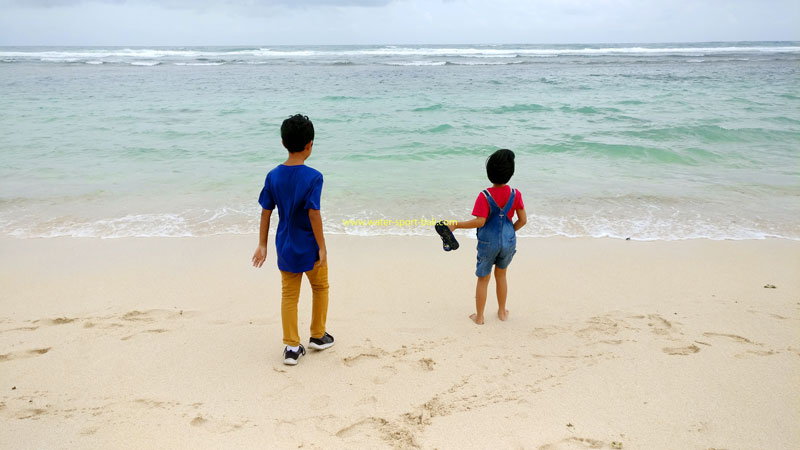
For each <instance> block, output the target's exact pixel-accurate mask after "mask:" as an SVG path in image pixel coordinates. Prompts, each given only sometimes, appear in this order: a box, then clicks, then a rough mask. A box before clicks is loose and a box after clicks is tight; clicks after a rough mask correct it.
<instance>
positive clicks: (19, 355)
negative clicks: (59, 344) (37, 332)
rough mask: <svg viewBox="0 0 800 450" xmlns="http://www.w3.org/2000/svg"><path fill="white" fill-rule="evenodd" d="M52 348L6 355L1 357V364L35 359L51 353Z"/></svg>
mask: <svg viewBox="0 0 800 450" xmlns="http://www.w3.org/2000/svg"><path fill="white" fill-rule="evenodd" d="M51 349H52V347H47V348H35V349H33V350H24V351H20V352H11V353H6V354H4V355H0V362H5V361H13V360H16V359H25V358H33V357H36V356H41V355H44V354H45V353H47V352H49V351H50V350H51Z"/></svg>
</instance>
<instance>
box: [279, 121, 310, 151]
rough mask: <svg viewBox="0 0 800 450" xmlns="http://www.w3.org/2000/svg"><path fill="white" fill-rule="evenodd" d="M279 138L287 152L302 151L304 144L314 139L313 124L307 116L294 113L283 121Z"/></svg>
mask: <svg viewBox="0 0 800 450" xmlns="http://www.w3.org/2000/svg"><path fill="white" fill-rule="evenodd" d="M281 139H283V146H284V147H286V150H289V153H297V152H302V151H303V149H305V148H306V144H308V143H309V142H311V141H313V140H314V124H313V123H311V120H309V118H308V116H304V115H302V114H295V115H293V116H292V117H289V118H288V119H286V120H284V121H283V124H282V125H281Z"/></svg>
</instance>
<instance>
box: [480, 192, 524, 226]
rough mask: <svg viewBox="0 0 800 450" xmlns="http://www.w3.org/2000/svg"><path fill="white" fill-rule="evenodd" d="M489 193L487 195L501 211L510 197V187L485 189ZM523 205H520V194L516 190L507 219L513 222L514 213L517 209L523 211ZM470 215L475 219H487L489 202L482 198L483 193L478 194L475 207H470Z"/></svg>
mask: <svg viewBox="0 0 800 450" xmlns="http://www.w3.org/2000/svg"><path fill="white" fill-rule="evenodd" d="M486 190H487V191H489V195H491V196H492V198H493V199H494V202H495V203H497V206H499V207H500V209H503V208H504V207H505V206H506V203H507V202H508V197H511V186H509V185H505V186H503V187H498V188H496V187H490V188H487V189H486ZM524 208H525V205H524V204H523V203H522V193H521V192H519V190H517V195H515V196H514V204H513V205H511V209H510V210H508V219H509V220H511V221H513V220H514V212H515V211H516V210H518V209H524ZM472 215H473V216H476V217H489V200H487V199H486V197H484V196H483V192H481V193H480V194H478V198H477V199H475V206H474V207H472Z"/></svg>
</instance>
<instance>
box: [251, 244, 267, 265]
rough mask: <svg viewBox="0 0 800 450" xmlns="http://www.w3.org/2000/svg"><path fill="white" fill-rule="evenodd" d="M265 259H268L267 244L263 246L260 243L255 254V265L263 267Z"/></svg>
mask: <svg viewBox="0 0 800 450" xmlns="http://www.w3.org/2000/svg"><path fill="white" fill-rule="evenodd" d="M265 259H267V246H266V245H265V246H263V247H262V246H260V245H259V246H258V248H257V249H256V252H255V253H254V254H253V267H261V265H262V264H264V260H265Z"/></svg>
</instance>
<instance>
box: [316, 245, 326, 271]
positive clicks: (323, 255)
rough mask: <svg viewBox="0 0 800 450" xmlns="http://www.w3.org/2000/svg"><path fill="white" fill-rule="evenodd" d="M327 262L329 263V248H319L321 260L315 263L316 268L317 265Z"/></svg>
mask: <svg viewBox="0 0 800 450" xmlns="http://www.w3.org/2000/svg"><path fill="white" fill-rule="evenodd" d="M325 264H328V250H326V249H324V248H321V249H319V261H317V262H316V263H314V268H315V269H316V268H317V267H320V266H324V265H325Z"/></svg>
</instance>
